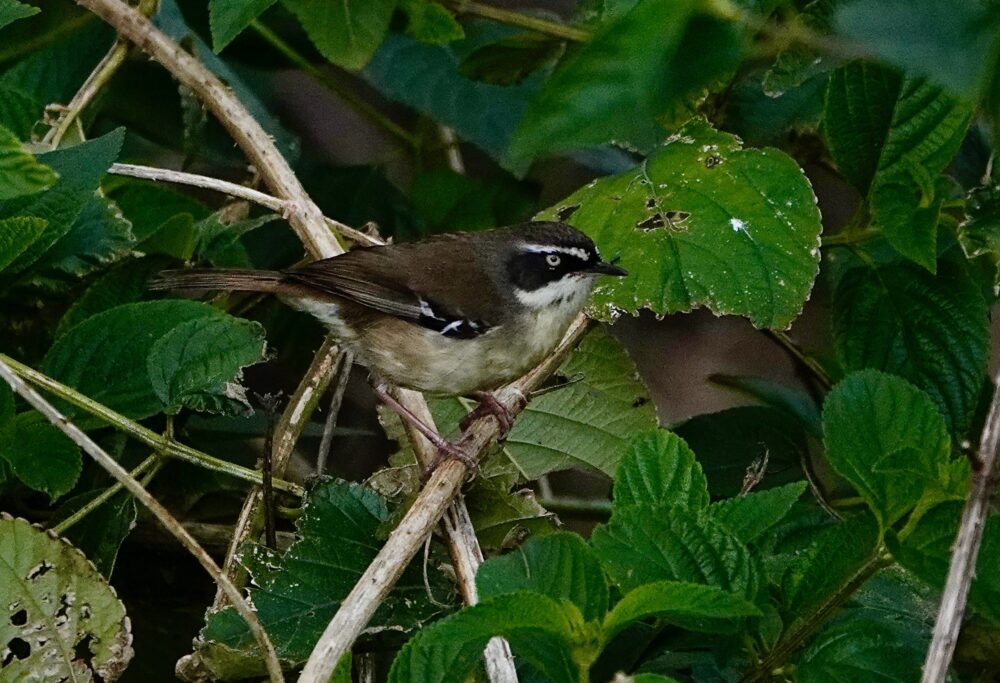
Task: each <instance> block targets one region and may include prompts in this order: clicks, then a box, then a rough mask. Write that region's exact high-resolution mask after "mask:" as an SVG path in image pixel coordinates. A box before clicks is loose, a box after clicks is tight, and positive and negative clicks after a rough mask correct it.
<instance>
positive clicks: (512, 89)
mask: <svg viewBox="0 0 1000 683" xmlns="http://www.w3.org/2000/svg"><path fill="white" fill-rule="evenodd" d="M465 32H466V39H465V40H462V41H457V42H455V43H451V44H450V45H447V46H437V45H425V44H423V43H420V42H418V41H416V40H413V39H412V38H407V37H405V36H399V35H395V34H389V36H388V37H387V38H386V40H385V41H384V42H383V44H382V47H380V48H379V50H378V52H376V53H375V56H374V57H373V58H372V60H371V62H370V63H369V64H368V66H367V67H366V68H365V71H364V74H363V75H364V77H365V80H367V81H368V82H369V83H370V84H371V85H372V86H373V87H374V88H375V89H377V90H378V91H379V92H381V93H382V94H383V95H385V96H386V97H387V98H389V99H391V100H395V101H398V102H402V103H403V104H406V105H408V106H410V107H412V108H413V109H415V110H417V111H419V112H421V113H423V114H427V115H428V116H430V117H431V118H432V119H434V120H435V121H436V122H438V123H440V124H442V125H445V126H448V127H450V128H453V129H454V130H455V132H456V133H457V134H458V136H459V137H460V138H462V139H463V140H468V141H469V142H471V143H473V144H474V145H476V146H477V147H479V148H480V149H482V150H483V151H484V152H486V153H487V154H489V155H490V156H491V157H492V158H493V159H496V160H497V162H498V163H499V164H500V165H501V166H503V167H504V168H505V169H507V170H508V171H511V172H512V173H515V174H519V175H520V174H523V173H524V172H525V171H526V170H527V163H525V162H524V161H517V160H514V159H512V158H511V157H510V156H509V154H508V153H507V148H508V146H509V142H510V137H511V135H512V134H513V132H514V128H515V127H516V126H517V122H518V121H519V120H520V118H521V113H522V112H523V111H524V108H525V107H526V106H527V103H528V97H529V96H530V94H531V93H532V92H534V91H535V90H536V89H537V88H538V84H539V82H540V77H539V76H532V77H531V78H528V79H527V80H526V81H525V82H523V83H521V84H519V85H514V86H507V87H504V86H499V85H493V84H489V83H480V82H477V81H472V80H469V79H467V78H463V77H462V76H461V75H460V74H459V73H458V69H457V65H458V64H459V62H460V61H461V59H462V57H463V56H464V54H466V53H467V52H469V51H471V50H473V49H475V48H476V47H478V46H480V45H482V44H484V43H486V42H490V41H493V40H496V39H497V38H498V37H500V36H502V35H506V32H504V33H498V31H497V29H496V28H495V25H489V24H487V25H476V24H466V26H465Z"/></svg>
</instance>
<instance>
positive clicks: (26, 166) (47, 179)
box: [0, 7, 56, 200]
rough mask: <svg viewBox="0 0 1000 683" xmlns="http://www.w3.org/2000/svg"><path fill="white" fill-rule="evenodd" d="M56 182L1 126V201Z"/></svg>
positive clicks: (32, 192) (19, 142) (50, 172)
mask: <svg viewBox="0 0 1000 683" xmlns="http://www.w3.org/2000/svg"><path fill="white" fill-rule="evenodd" d="M2 9H3V8H2V7H0V11H2ZM0 23H2V19H0ZM54 182H56V174H55V172H54V171H53V170H52V169H51V168H49V167H48V166H46V165H44V164H41V163H39V162H38V160H37V159H35V157H34V156H32V155H31V154H29V153H28V152H27V151H26V150H25V149H24V148H23V147H22V146H21V141H20V140H18V139H17V136H16V135H14V134H13V133H12V132H10V131H9V130H7V129H6V128H4V127H3V126H0V200H3V199H11V198H13V197H18V196H20V195H23V194H34V193H36V192H41V191H42V190H44V189H46V188H48V187H50V186H51V185H52V184H53V183H54Z"/></svg>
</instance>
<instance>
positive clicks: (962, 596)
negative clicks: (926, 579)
mask: <svg viewBox="0 0 1000 683" xmlns="http://www.w3.org/2000/svg"><path fill="white" fill-rule="evenodd" d="M996 381H997V382H998V385H997V390H996V391H995V392H994V394H993V403H992V404H991V405H990V413H989V416H988V417H987V418H986V426H985V428H984V429H983V435H982V439H981V440H980V443H979V459H978V465H979V466H978V467H976V468H975V469H974V470H973V471H972V483H971V486H970V489H969V498H968V500H966V501H965V509H964V510H963V511H962V521H961V523H960V524H959V526H958V535H957V536H956V537H955V543H954V544H953V545H952V553H951V564H950V566H949V567H948V578H947V580H946V581H945V584H944V592H943V593H942V595H941V607H940V610H939V611H938V617H937V622H936V623H935V624H934V635H933V636H932V637H931V644H930V647H929V648H928V650H927V659H926V660H925V661H924V675H923V678H922V679H921V683H943V681H944V680H945V679H946V678H947V676H948V665H949V664H950V663H951V658H952V655H953V654H954V653H955V644H956V642H957V641H958V633H959V631H960V630H961V628H962V618H963V616H964V615H965V606H966V603H967V601H968V598H969V588H970V586H971V585H972V579H973V577H974V576H975V573H976V558H977V557H978V556H979V546H980V545H981V544H982V541H983V529H984V528H985V526H986V520H987V518H988V517H989V514H990V499H991V498H992V497H993V494H994V493H995V491H996V484H997V461H998V458H1000V376H998V377H997V378H996Z"/></svg>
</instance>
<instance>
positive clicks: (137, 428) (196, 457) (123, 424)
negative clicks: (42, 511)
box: [0, 353, 305, 498]
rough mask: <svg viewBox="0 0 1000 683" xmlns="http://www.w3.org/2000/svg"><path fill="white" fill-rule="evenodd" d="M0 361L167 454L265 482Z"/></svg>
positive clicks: (286, 485)
mask: <svg viewBox="0 0 1000 683" xmlns="http://www.w3.org/2000/svg"><path fill="white" fill-rule="evenodd" d="M0 361H2V362H3V363H5V364H6V365H7V366H9V367H10V368H11V369H12V370H13V371H14V372H15V373H17V374H18V375H19V376H20V377H23V378H24V379H26V380H28V381H29V382H31V383H32V384H34V385H36V386H39V387H42V388H43V389H45V390H46V391H49V392H51V393H52V394H54V395H56V396H58V397H59V398H61V399H62V400H64V401H66V402H67V403H69V404H72V405H74V406H76V407H77V408H80V409H81V410H83V411H85V412H87V413H90V414H91V415H93V416H95V417H98V418H100V419H101V420H102V421H104V422H105V423H107V424H108V425H110V426H112V427H114V428H115V429H118V430H119V431H121V432H124V433H125V434H128V435H129V436H131V437H132V438H134V439H136V440H137V441H140V442H142V443H144V444H146V445H147V446H149V447H150V448H153V449H154V450H156V451H157V452H159V453H162V454H163V455H168V456H171V457H174V458H177V459H178V460H183V461H184V462H189V463H191V464H193V465H197V466H198V467H203V468H205V469H207V470H212V471H215V472H221V473H222V474H226V475H229V476H231V477H235V478H237V479H242V480H243V481H248V482H250V483H253V484H259V483H260V482H261V476H260V472H258V471H257V470H252V469H249V468H247V467H243V466H241V465H237V464H236V463H233V462H229V461H228V460H222V459H221V458H216V457H215V456H213V455H209V454H208V453H202V452H201V451H199V450H197V449H195V448H192V447H191V446H187V445H185V444H182V443H180V442H178V441H174V440H173V439H170V438H167V437H165V436H163V435H162V434H157V433H156V432H154V431H153V430H152V429H148V428H146V427H143V426H142V425H141V424H139V423H138V422H136V421H135V420H130V419H129V418H127V417H125V416H124V415H122V414H121V413H117V412H115V411H114V410H111V408H108V407H107V406H105V405H104V404H102V403H98V402H97V401H95V400H94V399H92V398H90V397H88V396H84V395H83V394H81V393H80V392H79V391H77V390H76V389H73V388H71V387H68V386H66V385H65V384H62V383H61V382H57V381H56V380H54V379H52V378H51V377H49V376H48V375H45V374H43V373H41V372H39V371H37V370H35V369H33V368H31V367H29V366H27V365H25V364H24V363H21V362H19V361H16V360H14V359H13V358H11V357H10V356H7V355H5V354H2V353H0ZM272 484H273V486H274V488H276V489H278V490H279V491H282V492H284V493H290V494H292V495H293V496H297V497H299V498H301V497H302V496H303V495H305V489H303V488H302V487H301V486H299V485H298V484H293V483H292V482H289V481H284V480H282V479H275V480H274V481H273V482H272Z"/></svg>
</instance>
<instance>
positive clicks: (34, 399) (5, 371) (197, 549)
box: [0, 361, 284, 683]
mask: <svg viewBox="0 0 1000 683" xmlns="http://www.w3.org/2000/svg"><path fill="white" fill-rule="evenodd" d="M0 379H3V380H4V381H5V382H6V383H7V384H9V385H10V388H11V389H13V390H14V392H15V393H17V394H18V395H20V396H21V397H23V398H24V400H26V401H27V402H28V403H29V404H31V406H32V407H33V408H35V409H36V410H37V411H38V412H40V413H41V414H42V415H44V416H45V417H46V418H47V419H48V420H49V422H51V423H52V424H53V425H55V426H56V427H57V428H59V430H61V431H62V432H63V433H64V434H66V436H68V437H69V438H70V439H71V440H72V441H73V443H75V444H76V445H78V446H79V447H80V448H81V449H83V451H84V452H86V453H87V454H88V455H89V456H90V457H92V458H93V459H94V460H96V461H97V463H98V464H99V465H100V466H101V467H103V468H104V469H105V470H107V471H108V473H109V474H111V476H112V477H114V478H115V479H116V480H118V481H119V482H120V483H121V484H122V486H124V487H125V488H126V489H127V490H128V492H129V493H131V494H132V495H133V496H135V498H136V499H137V500H138V501H139V502H140V503H142V504H143V505H144V506H145V507H146V508H147V509H148V510H149V511H150V512H152V513H153V515H154V516H155V517H156V519H157V520H158V521H159V522H160V524H162V525H163V526H164V527H166V528H167V529H168V530H169V531H170V533H172V534H173V535H174V537H175V538H176V539H177V540H178V541H180V543H181V544H182V545H183V546H184V547H185V548H187V550H188V552H190V553H191V554H192V555H193V556H194V557H195V559H197V560H198V562H199V564H201V566H202V567H203V568H204V569H205V571H206V572H208V574H209V576H211V577H212V580H213V581H215V582H216V584H217V585H218V586H219V588H220V589H222V590H223V591H225V592H226V595H227V596H228V597H229V599H230V600H231V601H232V603H233V606H234V607H235V608H236V611H237V612H239V614H240V616H241V617H243V619H244V620H245V621H246V622H247V626H248V627H249V628H250V632H251V633H253V636H254V639H255V640H256V641H257V644H258V645H259V646H260V649H261V652H262V653H263V655H264V664H265V666H266V667H267V672H268V676H269V677H270V679H271V681H272V683H282V682H283V681H284V676H283V675H282V673H281V665H280V664H279V663H278V655H277V653H276V652H275V650H274V645H272V644H271V640H270V639H269V638H268V637H267V633H266V632H265V631H264V628H263V627H262V626H261V625H260V621H258V619H257V615H256V614H255V613H254V611H253V610H252V609H251V608H250V606H249V605H248V604H247V603H246V601H244V600H243V596H241V595H240V592H239V590H237V589H236V586H234V585H233V584H232V582H231V581H230V580H229V579H228V578H227V577H226V576H225V574H223V573H222V569H220V568H219V565H217V564H216V563H215V560H213V559H212V558H211V556H210V555H209V554H208V553H207V552H205V549H204V548H202V547H201V545H199V544H198V541H196V540H195V539H194V537H193V536H192V535H191V534H190V533H188V531H187V529H185V528H184V527H183V526H182V525H181V523H180V522H178V521H177V520H176V519H175V518H174V516H173V515H171V514H170V513H169V512H168V511H167V509H166V508H165V507H163V506H162V505H161V504H160V502H159V501H158V500H156V499H155V498H153V496H151V495H150V494H149V492H148V491H147V490H146V489H144V488H143V487H142V484H140V483H139V482H138V481H136V480H135V478H134V477H132V476H131V475H130V474H129V473H128V472H127V471H126V470H125V468H124V467H122V466H121V465H119V464H118V463H117V462H115V460H114V458H112V457H111V456H110V455H108V454H107V453H105V452H104V451H103V450H102V449H101V447H100V446H98V445H97V444H96V443H94V441H93V440H92V439H91V438H90V437H89V436H87V435H86V434H84V433H83V432H82V431H81V430H80V428H79V427H77V426H76V425H75V424H73V423H72V422H70V421H69V420H67V419H66V418H65V417H63V415H62V413H60V412H59V411H58V410H56V409H55V408H54V407H53V406H52V404H50V403H49V402H48V401H46V400H45V399H44V398H42V396H41V394H39V393H38V392H37V391H35V390H34V389H32V388H31V387H30V386H28V384H27V383H25V382H24V380H22V379H21V378H20V377H18V376H17V374H16V373H15V372H14V371H13V370H12V369H11V368H10V367H9V366H8V365H7V364H5V363H4V362H3V361H0Z"/></svg>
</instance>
